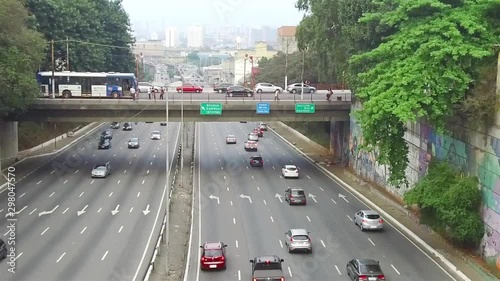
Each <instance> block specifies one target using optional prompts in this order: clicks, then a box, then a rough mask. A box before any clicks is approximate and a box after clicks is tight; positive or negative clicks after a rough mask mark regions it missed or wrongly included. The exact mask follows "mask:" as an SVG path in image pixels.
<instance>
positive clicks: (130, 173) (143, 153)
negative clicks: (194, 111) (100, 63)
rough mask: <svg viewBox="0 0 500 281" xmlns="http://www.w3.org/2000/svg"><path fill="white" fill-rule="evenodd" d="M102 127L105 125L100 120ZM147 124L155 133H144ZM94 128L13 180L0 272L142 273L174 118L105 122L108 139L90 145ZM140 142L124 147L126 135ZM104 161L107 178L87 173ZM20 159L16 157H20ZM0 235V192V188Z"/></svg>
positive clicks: (1, 197)
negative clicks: (125, 126)
mask: <svg viewBox="0 0 500 281" xmlns="http://www.w3.org/2000/svg"><path fill="white" fill-rule="evenodd" d="M102 128H109V124H105V125H104V126H103V127H102ZM153 130H159V131H160V132H161V133H162V139H161V140H151V139H150V134H151V132H152V131H153ZM101 131H102V129H100V130H98V131H95V132H94V133H93V134H92V136H91V137H89V138H83V139H82V141H80V142H79V143H77V144H76V145H75V146H73V147H71V148H70V149H68V150H67V151H65V152H64V153H61V154H60V155H59V156H57V157H56V158H55V159H54V160H53V161H52V163H49V164H47V165H45V166H43V167H41V168H40V169H38V170H37V171H35V172H33V173H32V174H30V175H29V176H27V177H26V178H25V179H23V180H22V181H20V182H19V183H18V184H17V201H16V205H17V210H18V211H19V212H20V213H19V214H18V215H17V225H16V229H17V231H16V236H15V238H16V245H17V260H16V263H17V264H16V273H15V274H12V273H9V272H7V269H8V264H7V260H4V261H3V262H2V263H0V276H1V278H0V279H1V280H15V281H24V280H65V281H66V280H79V281H81V280H93V281H99V280H111V281H115V280H116V281H119V280H142V278H143V276H144V274H145V271H146V268H147V266H148V264H149V261H150V258H151V255H152V251H153V248H154V245H153V244H154V243H155V242H156V238H157V235H158V233H159V228H160V226H161V220H162V219H163V214H164V208H163V206H164V204H165V202H164V201H163V200H162V196H163V195H164V192H165V190H166V189H165V186H166V185H165V182H166V179H165V177H166V172H165V171H166V160H167V151H166V149H167V138H168V139H169V141H168V146H169V154H170V156H169V159H170V160H173V159H174V158H175V157H173V155H174V154H175V152H176V148H177V145H178V143H177V140H178V137H179V131H180V126H179V124H178V123H177V124H174V123H172V124H170V126H169V131H168V132H167V127H166V126H163V127H162V126H160V124H159V123H153V124H149V123H139V124H138V125H135V126H134V128H133V130H132V131H127V132H125V131H122V130H121V128H120V129H119V130H113V132H114V137H113V140H112V147H111V149H109V150H97V139H98V136H99V134H100V133H101ZM133 136H134V137H139V139H140V146H141V147H140V149H128V148H127V141H128V139H129V138H130V137H133ZM107 161H110V163H111V169H112V173H111V175H109V176H108V177H107V178H102V179H101V178H96V179H92V178H91V170H92V168H93V166H94V165H95V164H97V163H102V162H107ZM20 165H22V163H21V164H20ZM0 202H1V204H0V218H1V221H0V224H1V228H0V229H1V230H2V232H1V233H0V237H2V238H3V239H4V240H6V238H7V235H10V234H9V233H5V231H7V223H6V212H7V210H6V208H4V207H6V206H7V192H2V193H1V194H0Z"/></svg>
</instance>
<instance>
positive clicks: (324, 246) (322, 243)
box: [319, 240, 326, 248]
mask: <svg viewBox="0 0 500 281" xmlns="http://www.w3.org/2000/svg"><path fill="white" fill-rule="evenodd" d="M319 241H320V242H321V245H323V248H326V245H325V242H323V240H319Z"/></svg>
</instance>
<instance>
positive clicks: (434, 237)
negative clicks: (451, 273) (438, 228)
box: [268, 122, 498, 281]
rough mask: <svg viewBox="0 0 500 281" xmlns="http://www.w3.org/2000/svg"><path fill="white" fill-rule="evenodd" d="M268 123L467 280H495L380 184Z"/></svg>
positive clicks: (309, 142)
mask: <svg viewBox="0 0 500 281" xmlns="http://www.w3.org/2000/svg"><path fill="white" fill-rule="evenodd" d="M268 125H269V126H270V127H271V128H272V129H273V130H274V131H275V132H276V133H277V134H279V135H280V136H282V137H283V138H285V139H286V140H287V141H288V142H290V143H291V144H293V145H294V146H295V147H296V148H298V149H299V150H300V151H302V152H303V153H304V154H305V155H307V156H309V157H310V158H311V159H313V160H314V161H315V162H316V163H317V164H320V165H321V166H322V167H323V168H325V169H327V170H328V171H329V172H331V173H333V174H334V175H335V176H337V177H338V178H340V179H341V180H342V181H344V182H345V183H347V184H348V185H349V186H351V187H352V188H353V189H354V190H356V191H357V192H359V193H360V194H362V195H363V196H365V197H367V198H369V199H370V201H372V202H373V203H374V204H375V205H377V206H379V207H380V208H381V209H382V210H384V211H385V212H387V213H388V214H389V215H390V216H392V217H393V218H394V219H396V220H397V221H398V222H400V223H401V224H402V225H404V226H405V227H406V228H408V229H409V230H410V231H411V232H413V233H414V234H415V235H417V236H418V237H419V238H420V239H422V240H423V241H424V242H425V243H427V244H428V245H430V246H431V247H432V248H433V249H435V251H436V252H437V253H439V254H441V255H442V256H444V257H445V258H446V259H448V260H449V261H450V262H451V263H452V264H453V265H454V266H455V267H456V268H457V270H460V271H461V272H462V273H464V274H465V275H466V276H467V277H469V278H470V279H471V280H487V281H490V280H498V279H497V278H495V277H494V276H493V275H491V274H490V273H489V272H487V270H485V269H484V268H483V267H482V266H483V265H484V263H483V264H481V262H482V261H481V260H480V258H478V257H477V256H473V255H470V254H469V253H465V252H463V251H460V250H458V249H456V248H454V247H453V246H452V245H450V244H449V243H448V242H447V241H445V240H444V239H443V238H441V237H440V236H439V235H438V234H436V233H434V232H433V231H432V230H431V229H430V228H429V227H427V226H425V225H420V224H419V221H418V218H417V217H416V216H415V215H414V214H413V213H412V212H410V211H409V210H407V209H405V208H404V207H403V202H402V201H401V200H400V199H399V198H397V197H396V196H394V195H392V194H390V193H389V192H388V191H386V190H385V189H383V188H381V187H376V186H374V185H371V184H369V183H368V182H365V181H363V180H362V179H360V178H359V177H357V176H355V175H354V173H352V172H351V171H350V170H348V169H346V168H343V167H341V166H338V165H335V164H333V163H335V159H333V157H332V156H331V155H330V153H329V151H328V150H327V149H326V148H324V149H321V148H318V146H319V145H318V144H316V143H314V141H312V140H309V139H307V138H306V137H305V136H303V135H302V136H301V135H300V133H299V134H298V133H297V132H296V131H295V130H293V129H292V128H290V127H288V126H287V125H285V124H283V123H281V122H270V123H268ZM400 231H401V230H400Z"/></svg>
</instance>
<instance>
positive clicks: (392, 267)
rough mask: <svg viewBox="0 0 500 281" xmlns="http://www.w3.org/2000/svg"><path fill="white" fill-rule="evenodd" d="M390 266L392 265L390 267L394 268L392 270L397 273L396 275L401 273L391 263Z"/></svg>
mask: <svg viewBox="0 0 500 281" xmlns="http://www.w3.org/2000/svg"><path fill="white" fill-rule="evenodd" d="M391 267H392V269H394V271H396V273H397V274H398V275H401V273H399V271H398V270H397V269H396V267H395V266H394V265H392V264H391Z"/></svg>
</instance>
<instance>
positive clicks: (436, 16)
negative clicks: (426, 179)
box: [351, 0, 500, 185]
mask: <svg viewBox="0 0 500 281" xmlns="http://www.w3.org/2000/svg"><path fill="white" fill-rule="evenodd" d="M374 2H376V3H382V2H384V3H385V2H386V1H374ZM392 2H393V3H395V4H397V5H396V6H397V8H396V9H394V10H392V11H384V12H376V13H371V14H367V15H366V16H364V17H363V18H362V21H363V22H376V23H378V24H380V25H388V26H390V27H392V28H395V29H397V32H395V33H394V34H393V35H391V36H389V37H388V38H387V39H386V40H385V41H384V42H383V43H382V44H380V45H379V46H378V47H377V48H375V49H373V50H371V51H368V52H365V53H363V54H360V55H355V56H353V57H352V59H351V68H353V69H361V72H360V73H359V74H358V76H357V80H358V85H357V87H356V88H355V91H356V96H357V97H358V98H360V99H361V100H362V101H363V108H362V109H361V110H359V111H358V112H356V115H355V116H356V118H357V120H358V122H359V124H360V126H361V128H362V130H363V136H364V140H365V145H366V146H367V147H368V148H370V147H377V148H378V149H379V158H378V160H379V162H380V163H381V164H388V165H389V166H390V171H391V178H390V180H391V182H392V183H393V184H395V185H398V184H400V183H406V177H405V169H406V167H407V163H408V158H407V154H408V146H407V144H406V142H405V140H404V133H405V130H406V126H405V125H406V124H407V123H408V122H415V121H417V120H419V119H421V118H425V119H427V120H428V121H429V122H430V123H431V124H432V125H434V126H435V127H436V128H437V129H438V130H443V129H444V125H445V121H446V117H447V116H449V115H450V114H451V113H452V112H453V110H452V109H453V107H454V105H455V104H457V103H458V102H460V101H462V100H463V98H464V95H465V93H466V92H468V90H469V89H470V87H471V86H472V85H473V82H474V73H475V69H476V68H477V66H478V65H479V64H480V63H481V62H482V60H483V59H488V58H489V59H491V58H492V55H493V48H492V45H493V43H495V40H498V36H499V35H500V32H499V31H500V29H499V25H498V19H497V18H492V16H493V17H494V13H491V11H492V10H493V9H498V7H499V5H500V3H499V2H498V1H453V2H452V4H446V3H443V2H441V1H437V0H425V1H424V0H422V1H404V0H393V1H392ZM366 66H369V68H366Z"/></svg>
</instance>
